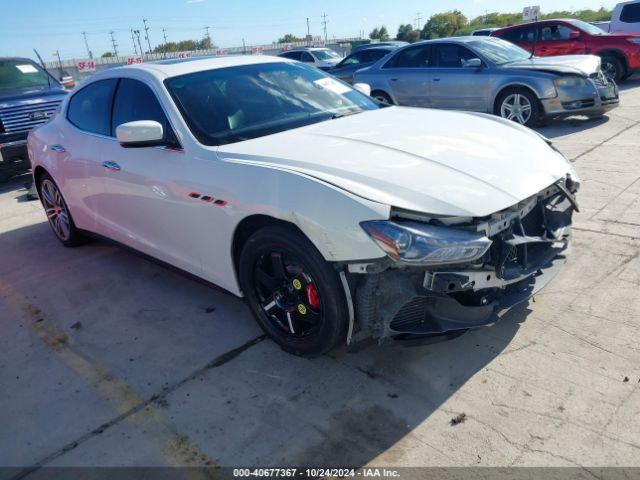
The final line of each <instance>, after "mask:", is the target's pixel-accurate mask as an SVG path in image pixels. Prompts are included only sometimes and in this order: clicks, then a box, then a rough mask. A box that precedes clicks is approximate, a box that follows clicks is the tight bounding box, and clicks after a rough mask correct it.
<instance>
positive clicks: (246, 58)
mask: <svg viewBox="0 0 640 480" xmlns="http://www.w3.org/2000/svg"><path fill="white" fill-rule="evenodd" d="M277 62H291V60H288V59H286V58H280V57H274V56H270V55H220V56H217V55H210V56H203V57H189V58H174V59H169V60H157V61H153V62H145V63H138V64H135V65H127V66H124V67H115V68H109V69H106V70H103V71H102V72H100V73H98V74H96V75H95V76H96V77H97V76H101V77H112V76H117V75H118V74H119V73H121V72H125V71H126V72H131V71H133V70H136V71H142V72H148V73H151V74H152V75H154V76H157V77H163V78H169V77H175V76H178V75H185V74H187V73H195V72H201V71H204V70H214V69H217V68H227V67H239V66H243V65H257V64H260V63H277ZM101 74H104V75H101Z"/></svg>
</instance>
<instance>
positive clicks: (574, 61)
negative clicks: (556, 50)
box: [502, 55, 601, 76]
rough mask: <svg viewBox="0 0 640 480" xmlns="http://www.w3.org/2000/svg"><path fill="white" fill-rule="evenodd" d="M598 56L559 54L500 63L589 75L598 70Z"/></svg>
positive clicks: (519, 67)
mask: <svg viewBox="0 0 640 480" xmlns="http://www.w3.org/2000/svg"><path fill="white" fill-rule="evenodd" d="M600 63H601V61H600V57H596V56H595V55H560V56H557V57H534V58H529V59H526V60H519V61H517V62H511V63H507V64H506V65H502V66H503V67H504V68H517V69H525V70H542V71H546V72H554V73H556V72H557V73H564V74H571V73H573V74H578V75H585V76H589V75H591V74H594V73H597V72H598V70H600Z"/></svg>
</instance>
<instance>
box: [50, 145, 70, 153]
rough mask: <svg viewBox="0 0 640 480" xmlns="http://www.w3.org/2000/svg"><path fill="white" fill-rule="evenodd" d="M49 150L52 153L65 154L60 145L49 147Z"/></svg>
mask: <svg viewBox="0 0 640 480" xmlns="http://www.w3.org/2000/svg"><path fill="white" fill-rule="evenodd" d="M49 150H51V151H52V152H66V151H67V150H66V149H65V148H64V147H63V146H62V145H51V146H50V147H49Z"/></svg>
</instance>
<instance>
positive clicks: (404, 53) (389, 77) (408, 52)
mask: <svg viewBox="0 0 640 480" xmlns="http://www.w3.org/2000/svg"><path fill="white" fill-rule="evenodd" d="M430 63H431V45H416V46H413V47H407V48H403V49H401V50H400V51H398V52H397V54H396V55H394V56H393V57H392V58H391V59H389V61H388V62H387V63H385V64H384V65H383V66H382V69H381V71H382V72H383V75H384V77H385V79H386V81H387V84H388V85H389V89H390V90H391V92H390V93H391V94H392V96H393V98H394V100H395V101H396V102H397V103H398V104H399V105H407V106H412V107H428V106H430V101H429V93H430V91H429V88H430V75H431V72H430V71H431V68H430Z"/></svg>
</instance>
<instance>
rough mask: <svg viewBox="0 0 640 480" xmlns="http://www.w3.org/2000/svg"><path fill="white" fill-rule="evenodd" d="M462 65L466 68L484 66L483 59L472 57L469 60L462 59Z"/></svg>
mask: <svg viewBox="0 0 640 480" xmlns="http://www.w3.org/2000/svg"><path fill="white" fill-rule="evenodd" d="M462 66H463V67H464V68H482V60H480V59H479V58H470V59H469V60H462Z"/></svg>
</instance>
